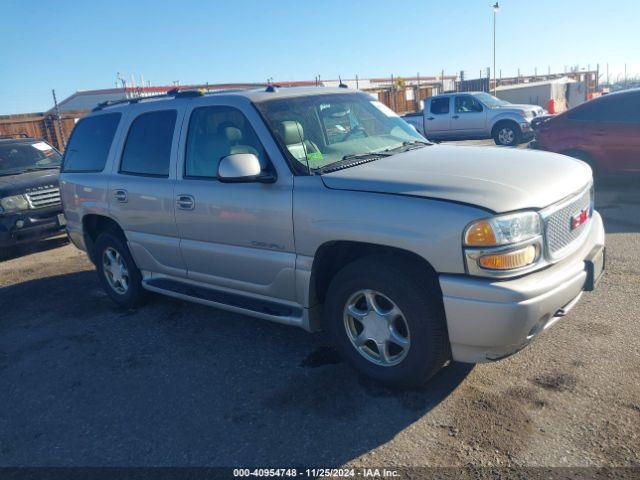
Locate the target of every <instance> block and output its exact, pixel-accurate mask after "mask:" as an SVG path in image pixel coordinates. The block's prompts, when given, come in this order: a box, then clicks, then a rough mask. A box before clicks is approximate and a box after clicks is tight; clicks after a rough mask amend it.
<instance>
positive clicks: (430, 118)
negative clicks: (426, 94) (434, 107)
mask: <svg viewBox="0 0 640 480" xmlns="http://www.w3.org/2000/svg"><path fill="white" fill-rule="evenodd" d="M427 120H435V118H433V117H427Z"/></svg>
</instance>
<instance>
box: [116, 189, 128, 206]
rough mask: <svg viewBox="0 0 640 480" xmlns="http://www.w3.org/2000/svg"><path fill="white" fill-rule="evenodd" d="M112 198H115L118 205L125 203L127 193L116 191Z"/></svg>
mask: <svg viewBox="0 0 640 480" xmlns="http://www.w3.org/2000/svg"><path fill="white" fill-rule="evenodd" d="M113 198H115V199H116V200H117V201H118V202H120V203H127V200H128V198H127V191H126V190H122V189H118V190H116V191H114V192H113Z"/></svg>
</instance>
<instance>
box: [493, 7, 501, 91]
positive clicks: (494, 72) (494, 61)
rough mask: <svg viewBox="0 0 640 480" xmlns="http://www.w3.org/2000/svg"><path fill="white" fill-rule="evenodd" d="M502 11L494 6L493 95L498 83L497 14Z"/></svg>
mask: <svg viewBox="0 0 640 480" xmlns="http://www.w3.org/2000/svg"><path fill="white" fill-rule="evenodd" d="M498 10H500V5H499V4H498V2H496V3H495V4H494V5H493V95H494V96H495V94H496V88H497V86H498V83H497V82H496V13H498Z"/></svg>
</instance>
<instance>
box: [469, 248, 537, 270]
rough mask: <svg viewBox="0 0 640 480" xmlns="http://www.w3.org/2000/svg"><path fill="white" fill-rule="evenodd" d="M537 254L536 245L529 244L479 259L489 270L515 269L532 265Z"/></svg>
mask: <svg viewBox="0 0 640 480" xmlns="http://www.w3.org/2000/svg"><path fill="white" fill-rule="evenodd" d="M536 254H537V251H536V247H535V246H534V245H529V246H527V247H525V248H520V249H518V250H514V251H512V252H508V253H500V254H496V255H485V256H483V257H480V258H479V259H478V263H479V264H480V266H481V267H482V268H486V269H488V270H513V269H515V268H522V267H526V266H527V265H531V264H532V263H533V262H534V261H535V260H536Z"/></svg>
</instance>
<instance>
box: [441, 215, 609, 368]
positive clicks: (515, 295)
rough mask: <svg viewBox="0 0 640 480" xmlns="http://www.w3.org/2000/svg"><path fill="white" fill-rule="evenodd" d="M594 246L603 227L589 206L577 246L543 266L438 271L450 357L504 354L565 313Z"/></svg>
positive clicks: (463, 359) (493, 357) (580, 288)
mask: <svg viewBox="0 0 640 480" xmlns="http://www.w3.org/2000/svg"><path fill="white" fill-rule="evenodd" d="M598 245H604V227H603V224H602V218H601V217H600V214H598V212H595V211H594V213H593V217H592V220H591V225H590V232H589V235H588V237H587V239H586V240H585V242H584V244H583V245H582V246H581V247H580V249H578V251H576V252H574V253H573V254H571V255H570V256H569V257H567V258H565V259H563V260H561V261H560V262H558V263H556V264H554V265H552V266H550V267H548V268H546V269H544V270H540V271H537V272H534V273H531V274H528V275H525V276H523V277H520V278H515V279H511V280H493V279H482V278H475V277H470V276H466V275H448V274H443V275H440V287H441V289H442V295H443V301H444V308H445V313H446V316H447V328H448V330H449V341H450V342H451V351H452V356H453V359H454V360H456V361H459V362H469V363H480V362H487V361H492V360H498V359H500V358H503V357H506V356H509V355H511V354H513V353H515V352H517V351H518V350H520V349H522V348H524V347H525V346H526V345H527V344H528V343H529V342H531V341H532V340H533V339H534V338H535V337H536V336H537V335H538V334H540V333H541V332H542V331H544V330H546V329H547V328H549V327H550V326H551V325H553V324H554V323H555V322H557V321H558V320H559V319H560V318H561V317H563V316H564V315H566V314H567V313H568V312H569V310H571V308H572V307H573V306H574V305H575V304H576V303H577V302H578V300H579V299H580V296H581V295H582V292H583V291H584V289H585V283H586V282H587V277H588V272H587V267H586V263H585V260H586V259H587V258H588V256H589V254H590V253H591V252H592V251H593V249H594V247H596V246H598Z"/></svg>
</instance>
